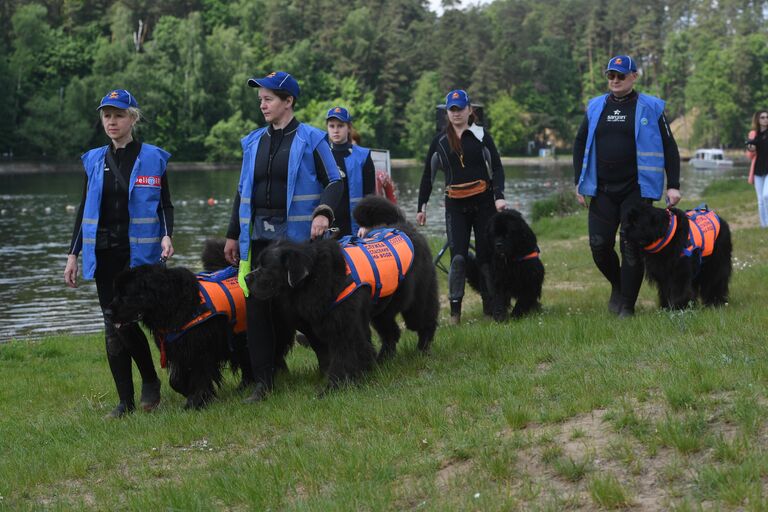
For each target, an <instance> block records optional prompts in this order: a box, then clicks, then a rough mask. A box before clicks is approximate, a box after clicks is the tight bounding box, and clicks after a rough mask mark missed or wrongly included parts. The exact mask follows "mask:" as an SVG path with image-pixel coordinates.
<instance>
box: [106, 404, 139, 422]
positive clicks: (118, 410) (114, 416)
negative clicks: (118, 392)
mask: <svg viewBox="0 0 768 512" xmlns="http://www.w3.org/2000/svg"><path fill="white" fill-rule="evenodd" d="M135 409H136V406H134V405H133V404H132V403H126V402H120V403H119V404H117V405H116V406H115V408H114V409H112V410H111V411H109V413H107V414H105V415H104V419H105V420H119V419H120V418H123V417H125V416H127V415H128V414H131V413H132V412H133V411H134V410H135Z"/></svg>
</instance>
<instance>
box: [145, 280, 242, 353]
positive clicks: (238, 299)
mask: <svg viewBox="0 0 768 512" xmlns="http://www.w3.org/2000/svg"><path fill="white" fill-rule="evenodd" d="M196 277H197V287H198V292H199V294H200V305H199V306H198V308H197V315H196V316H195V317H194V318H192V319H191V320H190V321H189V322H187V323H186V324H184V326H182V327H181V328H180V329H179V330H177V331H171V332H165V333H162V334H161V335H160V336H159V341H160V343H161V351H162V352H164V345H165V343H173V342H174V341H176V340H177V339H179V338H180V337H181V336H183V335H184V334H185V333H186V332H187V331H189V330H190V329H192V328H193V327H195V326H197V325H200V324H201V323H203V322H205V321H206V320H210V319H211V318H213V317H214V316H219V315H226V317H227V319H228V320H229V324H230V326H231V328H232V330H231V332H229V333H228V334H229V336H230V337H231V336H232V335H234V334H240V333H242V332H245V330H246V327H247V326H246V314H245V296H244V295H243V290H242V289H241V288H240V284H239V283H238V281H237V268H236V267H227V268H225V269H223V270H219V271H217V272H202V273H200V274H197V276H196ZM231 348H232V347H231V340H230V349H231ZM163 359H164V358H163ZM161 366H162V367H163V368H164V367H165V365H164V363H163V361H162V360H161Z"/></svg>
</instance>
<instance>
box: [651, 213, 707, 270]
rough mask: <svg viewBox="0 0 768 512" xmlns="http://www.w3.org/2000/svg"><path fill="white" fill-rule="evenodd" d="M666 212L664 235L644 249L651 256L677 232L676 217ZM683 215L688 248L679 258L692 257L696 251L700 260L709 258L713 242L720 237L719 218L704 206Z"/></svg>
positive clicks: (664, 245)
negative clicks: (685, 219)
mask: <svg viewBox="0 0 768 512" xmlns="http://www.w3.org/2000/svg"><path fill="white" fill-rule="evenodd" d="M667 212H668V213H669V226H668V227H667V233H666V235H664V236H663V237H661V238H660V239H658V240H656V241H655V242H653V243H651V244H649V245H646V246H645V247H644V249H645V250H646V251H647V252H649V253H651V254H654V253H657V252H659V251H661V250H662V249H663V248H664V247H666V246H667V244H669V242H670V241H671V240H672V237H674V236H675V232H676V231H677V217H676V216H675V215H674V214H673V213H672V212H671V211H669V210H667ZM685 214H686V215H687V216H688V246H687V247H686V248H685V249H683V252H682V254H681V256H692V255H693V254H694V252H696V250H699V251H700V257H701V258H705V257H707V256H709V255H710V254H712V251H713V250H714V249H715V240H717V237H718V236H719V235H720V217H718V216H717V214H716V213H715V212H713V211H711V210H709V209H708V208H707V207H706V206H700V207H699V208H696V209H694V210H687V211H686V212H685Z"/></svg>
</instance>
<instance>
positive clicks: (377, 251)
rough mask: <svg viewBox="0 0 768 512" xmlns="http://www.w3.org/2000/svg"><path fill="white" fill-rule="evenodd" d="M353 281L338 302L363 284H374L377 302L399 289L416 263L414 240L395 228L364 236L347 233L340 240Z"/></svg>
mask: <svg viewBox="0 0 768 512" xmlns="http://www.w3.org/2000/svg"><path fill="white" fill-rule="evenodd" d="M339 244H341V249H342V253H343V254H344V260H345V261H346V265H347V278H348V279H349V280H350V281H351V282H350V283H349V285H347V287H346V288H344V290H342V292H341V293H340V294H339V296H338V297H336V300H335V302H334V305H336V304H339V303H340V302H342V301H343V300H345V299H346V298H348V297H349V296H350V295H352V293H353V292H354V291H355V290H357V289H358V288H360V287H361V286H368V287H370V288H371V298H372V299H373V302H374V303H376V302H377V301H378V300H379V299H380V298H383V297H389V296H390V295H392V294H393V293H395V291H396V290H397V287H398V285H399V284H400V281H401V280H402V279H403V278H404V277H405V275H406V274H407V273H408V271H409V270H410V268H411V264H412V263H413V243H412V242H411V239H410V238H408V236H407V235H406V234H405V233H403V232H402V231H400V230H397V229H394V228H382V229H377V230H374V231H371V232H369V233H368V235H367V236H366V237H365V238H359V237H356V236H345V237H343V238H342V239H341V240H339Z"/></svg>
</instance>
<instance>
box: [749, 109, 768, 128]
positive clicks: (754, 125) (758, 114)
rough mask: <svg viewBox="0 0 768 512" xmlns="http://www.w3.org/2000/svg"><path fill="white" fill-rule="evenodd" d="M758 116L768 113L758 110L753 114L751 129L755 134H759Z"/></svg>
mask: <svg viewBox="0 0 768 512" xmlns="http://www.w3.org/2000/svg"><path fill="white" fill-rule="evenodd" d="M760 114H768V111H765V110H758V111H757V112H755V115H753V116H752V129H753V130H755V132H757V133H760Z"/></svg>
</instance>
